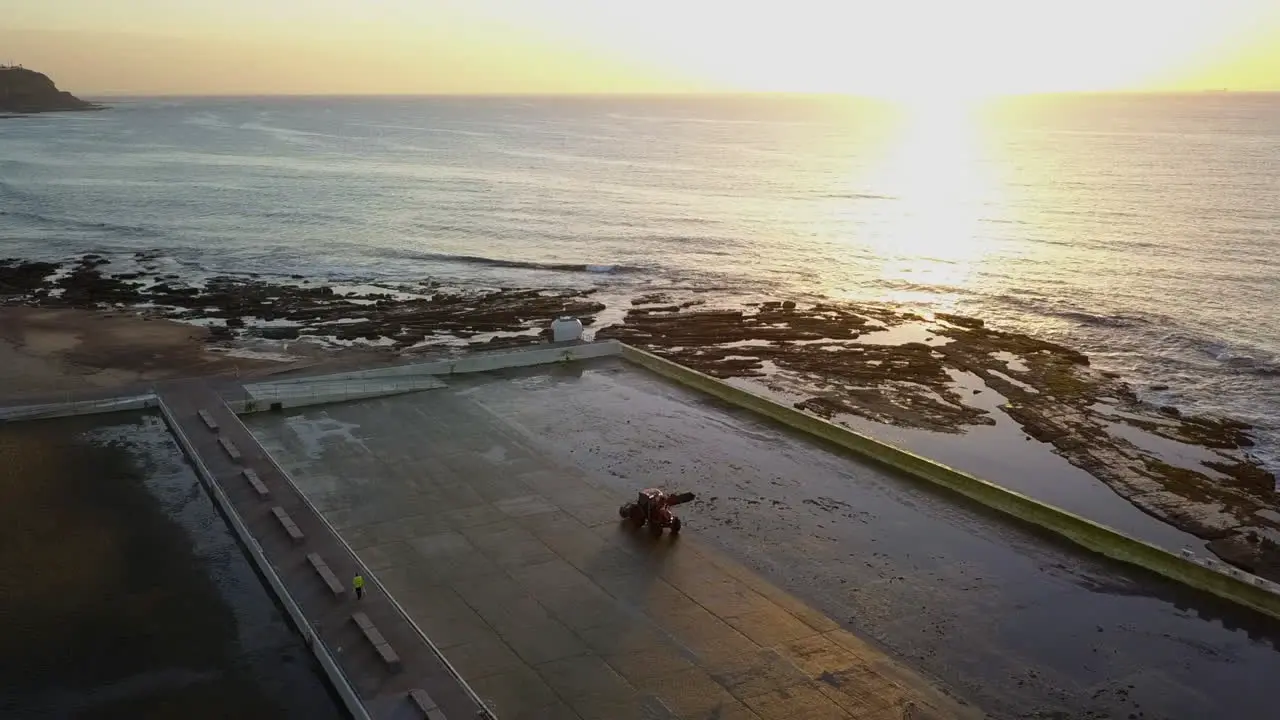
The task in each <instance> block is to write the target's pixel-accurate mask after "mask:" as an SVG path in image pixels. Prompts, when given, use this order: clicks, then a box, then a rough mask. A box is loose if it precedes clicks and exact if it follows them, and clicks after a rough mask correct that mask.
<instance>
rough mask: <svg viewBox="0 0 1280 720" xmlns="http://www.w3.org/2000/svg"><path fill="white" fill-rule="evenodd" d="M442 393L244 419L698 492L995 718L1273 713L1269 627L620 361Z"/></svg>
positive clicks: (391, 459) (873, 637)
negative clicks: (475, 446)
mask: <svg viewBox="0 0 1280 720" xmlns="http://www.w3.org/2000/svg"><path fill="white" fill-rule="evenodd" d="M448 381H449V383H450V387H449V388H447V389H442V390H434V391H429V392H425V393H420V394H417V395H406V396H401V397H397V398H389V399H384V400H378V401H366V402H357V403H350V404H344V405H333V406H327V407H325V408H312V409H308V410H306V411H303V412H294V413H290V414H289V415H287V416H285V417H283V418H281V417H279V416H275V417H273V416H268V415H260V416H254V419H252V420H251V424H253V426H254V427H255V432H258V433H260V437H261V436H262V435H270V436H273V437H274V438H276V439H277V440H278V439H280V438H284V437H292V438H294V440H292V441H291V443H292V445H293V446H294V447H293V448H292V449H291V450H290V451H289V452H291V453H292V454H293V455H294V456H295V459H296V458H301V460H300V462H302V463H303V464H306V462H307V455H308V453H312V454H313V455H314V457H315V458H319V457H320V455H321V454H323V455H324V457H325V460H326V463H327V462H328V458H329V457H330V455H329V454H328V450H327V449H328V448H331V447H334V446H339V447H342V448H344V449H343V450H342V451H341V452H340V454H341V455H347V456H353V455H359V454H362V453H364V454H375V455H379V456H380V457H384V458H385V460H384V468H385V470H386V472H387V473H388V475H389V476H396V477H400V476H412V474H413V473H414V472H415V470H414V468H413V466H414V465H415V464H417V465H419V466H420V467H426V466H428V465H429V464H431V463H432V462H433V460H432V457H433V455H444V456H449V457H451V456H453V455H454V454H456V453H457V451H456V450H452V449H451V447H450V445H449V442H450V438H451V437H471V440H470V442H473V443H474V442H476V440H475V438H474V437H473V436H474V434H475V429H477V428H478V429H483V432H484V433H486V437H487V439H488V444H489V447H488V449H487V450H485V451H483V453H480V454H483V455H484V456H485V457H487V458H488V459H489V461H490V463H491V465H492V466H493V467H492V468H490V470H489V475H490V476H483V475H477V476H474V477H466V478H459V480H460V481H462V482H468V481H475V482H493V481H494V480H495V478H496V479H501V473H502V470H501V466H502V463H503V461H504V458H506V457H507V456H508V454H509V453H510V451H511V448H512V447H515V446H517V445H519V446H522V447H527V448H531V449H532V452H533V453H535V454H536V455H537V456H538V457H539V458H541V459H542V460H543V461H544V462H547V463H551V464H558V465H560V466H561V467H563V468H564V469H565V470H564V471H565V473H567V474H572V473H582V474H585V475H586V476H589V477H590V478H592V479H593V481H594V482H596V483H597V484H598V485H599V486H600V487H601V488H603V489H604V490H606V491H608V492H610V493H612V497H613V498H614V499H615V500H618V499H624V498H626V497H629V496H630V495H632V494H633V493H634V492H635V490H636V489H637V488H640V487H644V486H649V485H661V486H666V487H668V488H670V489H672V490H682V489H690V490H694V491H696V492H698V493H699V494H700V499H699V500H698V501H697V502H696V503H694V504H692V505H690V506H684V508H682V510H683V512H682V513H681V514H682V516H683V517H684V519H685V521H686V531H685V532H686V533H687V534H688V535H687V537H691V538H692V539H694V540H695V541H697V542H706V543H709V544H711V545H713V546H714V547H716V548H718V549H720V550H721V551H723V552H724V553H726V554H728V555H729V556H731V557H733V558H736V559H737V560H739V561H741V562H742V563H744V564H746V565H747V566H749V567H751V568H754V569H755V570H757V571H759V572H760V573H761V574H763V575H764V576H765V577H767V578H769V579H771V580H772V581H773V582H775V583H776V584H777V585H779V586H781V587H783V588H785V589H786V590H787V591H790V592H791V593H794V594H795V595H796V596H798V597H800V598H801V599H803V600H806V601H807V602H809V603H811V604H813V605H814V606H816V607H817V608H819V609H820V610H822V611H823V612H825V613H826V614H827V615H829V616H830V618H833V619H834V620H835V621H837V622H838V623H840V624H841V625H842V626H843V628H845V629H847V630H849V631H851V632H852V633H854V634H856V635H857V636H858V637H861V638H865V639H867V640H869V641H870V642H872V643H874V644H875V645H876V646H877V647H880V648H882V649H884V650H885V651H887V652H888V653H889V654H890V655H892V656H894V657H896V658H899V659H901V660H902V661H904V662H905V663H906V664H907V665H909V666H910V667H912V668H914V669H915V670H917V671H920V672H922V673H924V674H925V675H926V676H931V677H935V678H937V679H938V680H940V681H941V682H942V683H943V684H944V685H945V686H946V687H947V688H948V689H949V690H950V691H951V692H953V693H954V694H955V695H956V696H958V697H960V698H963V699H965V700H967V701H969V702H971V703H973V704H975V705H977V706H978V707H981V708H982V709H983V710H985V711H986V712H988V713H989V714H990V715H991V716H993V717H1000V718H1086V717H1087V718H1129V717H1141V718H1144V719H1146V718H1177V719H1186V720H1193V719H1200V718H1210V717H1239V718H1262V717H1272V716H1274V699H1273V693H1272V692H1271V689H1270V688H1269V687H1268V685H1267V684H1266V683H1265V682H1264V681H1263V679H1265V678H1268V677H1276V676H1280V675H1277V674H1278V673H1280V651H1278V650H1277V639H1280V626H1278V624H1277V623H1275V622H1272V621H1269V620H1265V619H1262V618H1259V617H1257V616H1255V615H1253V614H1251V613H1246V612H1243V611H1240V610H1238V609H1236V608H1234V607H1231V606H1227V605H1225V604H1224V603H1221V602H1219V601H1216V600H1215V599H1213V598H1209V597H1206V596H1204V595H1202V594H1199V593H1194V592H1191V591H1188V590H1186V589H1184V588H1181V587H1180V586H1177V585H1175V584H1173V583H1169V582H1166V581H1163V580H1161V579H1160V578H1157V577H1154V576H1151V575H1149V574H1147V573H1144V572H1141V571H1137V570H1134V569H1130V568H1127V567H1124V566H1120V565H1117V564H1115V563H1111V562H1109V561H1105V560H1103V559H1101V558H1096V557H1094V556H1091V555H1088V554H1084V553H1082V552H1080V551H1077V550H1076V549H1075V548H1074V547H1072V546H1069V545H1067V544H1065V543H1063V542H1061V541H1059V540H1056V539H1055V538H1052V537H1047V536H1044V535H1043V534H1042V533H1038V532H1036V531H1033V530H1030V529H1027V528H1024V527H1020V526H1017V525H1015V524H1011V523H1010V522H1008V521H1006V520H1004V519H1002V518H1000V517H997V516H995V515H994V514H992V513H991V512H989V511H987V510H985V509H984V508H981V507H977V506H973V505H971V504H967V503H964V502H961V501H959V500H957V499H956V498H954V497H952V496H950V495H946V494H942V493H940V492H939V491H936V490H934V489H933V488H931V487H928V486H925V485H923V484H921V483H919V482H916V481H913V480H911V479H909V478H904V477H901V476H897V475H895V474H893V473H891V472H888V471H886V470H884V469H881V468H879V467H876V466H872V465H870V464H867V463H866V462H863V461H862V460H860V459H857V458H853V457H850V456H848V455H846V454H842V453H840V452H837V451H835V450H832V449H828V448H826V447H823V446H820V445H818V444H815V443H814V442H813V441H812V440H810V439H809V438H807V437H803V436H800V435H797V434H795V433H792V432H790V431H787V430H785V429H782V428H779V427H777V426H774V425H772V424H769V423H766V422H764V421H762V420H759V419H758V418H756V417H755V416H753V415H751V414H749V413H745V412H743V411H740V410H737V409H734V408H731V407H728V406H724V405H722V404H720V403H717V402H715V401H712V400H709V399H707V398H705V397H704V396H701V395H698V394H695V393H691V392H688V391H686V390H684V389H683V388H679V387H676V386H673V385H671V384H669V383H667V382H666V381H664V380H661V379H660V378H657V377H656V376H653V375H649V374H647V373H645V372H643V371H641V370H639V369H635V368H632V367H630V366H627V365H625V364H624V363H622V362H620V361H616V360H608V361H600V362H595V363H591V364H575V365H573V366H565V367H556V368H543V369H534V370H528V371H518V372H509V373H504V374H500V375H498V374H495V375H483V376H466V377H462V376H459V377H451V378H449V380H448ZM468 428H471V429H472V432H471V436H468V435H467V433H468ZM495 428H496V430H495ZM264 444H266V445H267V446H268V447H269V448H270V447H272V442H271V441H269V440H264ZM279 444H280V443H279V442H276V446H277V447H278V446H279ZM308 448H310V449H308ZM331 471H332V474H330V475H327V476H322V477H319V478H317V479H316V481H315V482H316V483H318V484H317V485H315V486H314V487H316V488H317V489H318V490H319V491H321V492H323V491H325V490H326V488H327V489H328V491H330V492H337V493H341V492H344V490H343V489H342V488H343V487H350V485H349V484H348V485H344V483H350V482H354V483H356V484H359V485H361V486H363V487H365V488H367V492H369V493H372V492H374V490H373V489H374V488H376V486H377V484H378V483H379V482H380V479H379V478H378V477H377V476H376V475H373V474H371V475H366V476H363V477H361V478H359V479H358V480H353V479H350V478H348V479H346V480H343V479H341V478H339V477H338V474H340V472H341V471H340V470H339V469H336V468H331ZM424 472H425V471H424ZM610 511H611V508H608V507H601V508H599V509H598V512H599V513H600V514H602V515H608V514H609V513H610ZM356 512H359V510H358V508H357V509H356ZM598 522H600V523H607V522H609V521H607V520H605V519H603V518H602V519H600V520H599V521H598ZM613 522H615V523H616V520H614V521H613Z"/></svg>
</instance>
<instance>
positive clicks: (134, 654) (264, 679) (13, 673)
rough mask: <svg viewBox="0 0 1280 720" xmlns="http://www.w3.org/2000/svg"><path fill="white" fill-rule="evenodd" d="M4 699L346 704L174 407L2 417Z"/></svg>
mask: <svg viewBox="0 0 1280 720" xmlns="http://www.w3.org/2000/svg"><path fill="white" fill-rule="evenodd" d="M0 466H2V467H4V468H5V470H4V472H3V473H0V478H2V479H0V526H2V527H4V529H5V542H4V543H2V544H0V626H3V628H4V632H2V633H0V677H3V678H4V682H3V683H0V708H6V710H5V711H4V712H3V713H0V714H3V716H4V717H14V718H18V717H21V718H33V719H34V718H66V717H77V718H120V717H131V718H172V717H182V718H210V719H213V718H230V717H235V718H306V719H308V720H310V719H312V718H316V719H327V718H335V719H336V718H340V717H343V715H342V713H341V712H340V711H339V709H338V708H339V706H338V704H337V701H336V699H335V698H334V697H333V696H332V693H331V691H330V689H329V687H328V685H327V684H326V683H325V681H324V680H323V679H322V674H321V672H320V670H319V668H318V666H316V665H315V663H314V660H313V659H312V657H311V655H310V653H309V652H308V651H307V649H306V647H305V646H304V645H303V643H302V641H301V639H300V638H299V637H298V636H297V635H296V634H295V633H294V632H293V630H292V628H291V627H290V626H289V625H288V622H287V621H286V620H285V618H284V616H283V613H282V611H281V610H280V609H279V608H278V607H277V606H276V605H275V603H274V602H273V599H272V598H271V596H270V595H269V594H268V592H267V590H266V589H265V587H264V586H263V584H262V582H261V580H260V578H259V577H258V576H257V575H256V574H255V573H254V571H253V569H252V567H251V565H250V564H249V562H248V560H247V559H246V558H245V556H244V555H243V552H242V550H241V548H240V547H239V546H238V545H237V544H236V541H235V539H234V537H233V535H232V533H231V531H230V529H229V528H228V527H227V526H226V523H225V521H224V520H223V519H222V517H221V516H220V515H218V514H217V512H216V510H215V509H214V507H213V504H212V502H211V501H210V500H209V499H208V497H207V496H206V495H205V493H204V490H203V489H202V488H201V487H200V485H199V484H198V482H197V480H196V477H195V475H194V474H193V472H192V471H191V470H190V468H189V467H188V466H187V465H186V464H185V463H184V461H183V460H182V456H181V453H180V451H179V450H178V448H177V446H176V445H175V444H174V442H173V441H172V439H171V438H170V437H169V435H168V433H167V432H166V430H165V428H164V426H163V424H162V422H161V421H160V420H159V419H158V418H157V417H155V416H153V415H147V414H140V413H136V414H135V413H127V414H118V415H106V416H97V417H92V418H78V419H64V420H54V421H39V422H24V423H14V424H5V425H0Z"/></svg>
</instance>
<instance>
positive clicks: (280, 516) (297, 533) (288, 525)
mask: <svg viewBox="0 0 1280 720" xmlns="http://www.w3.org/2000/svg"><path fill="white" fill-rule="evenodd" d="M271 514H272V515H275V516H276V520H279V521H280V527H283V528H284V531H285V532H287V533H289V538H290V539H292V540H293V541H294V542H296V543H297V542H302V541H303V540H305V539H306V537H307V536H306V535H303V534H302V530H301V529H299V528H298V525H297V524H296V523H294V522H293V518H291V517H289V513H287V512H285V510H284V508H282V507H280V506H279V505H277V506H275V507H273V508H271Z"/></svg>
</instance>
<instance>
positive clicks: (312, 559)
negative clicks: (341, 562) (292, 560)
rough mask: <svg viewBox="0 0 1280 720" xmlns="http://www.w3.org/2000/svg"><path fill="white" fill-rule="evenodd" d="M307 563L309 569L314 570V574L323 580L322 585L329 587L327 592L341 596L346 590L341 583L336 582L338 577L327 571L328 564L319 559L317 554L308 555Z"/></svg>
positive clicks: (331, 571) (329, 570)
mask: <svg viewBox="0 0 1280 720" xmlns="http://www.w3.org/2000/svg"><path fill="white" fill-rule="evenodd" d="M307 562H309V563H311V567H313V568H315V571H316V574H318V575H319V576H320V579H321V580H324V584H325V585H328V586H329V592H331V593H333V594H334V595H342V594H343V593H345V592H346V588H345V587H343V585H342V583H340V582H338V576H337V575H334V574H333V570H331V569H329V564H328V563H326V562H325V561H324V558H322V557H320V554H319V553H309V554H308V555H307Z"/></svg>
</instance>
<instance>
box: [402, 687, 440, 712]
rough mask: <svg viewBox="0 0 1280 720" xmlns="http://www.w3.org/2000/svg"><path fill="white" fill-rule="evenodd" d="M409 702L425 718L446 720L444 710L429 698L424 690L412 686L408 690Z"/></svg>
mask: <svg viewBox="0 0 1280 720" xmlns="http://www.w3.org/2000/svg"><path fill="white" fill-rule="evenodd" d="M409 704H411V705H413V707H414V709H415V710H417V711H418V712H419V713H421V714H422V717H424V718H426V720H446V718H445V715H444V711H442V710H441V709H440V707H439V706H438V705H436V701H435V700H432V699H431V696H430V695H428V694H427V691H426V690H420V689H418V688H414V689H412V690H410V691H409Z"/></svg>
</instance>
